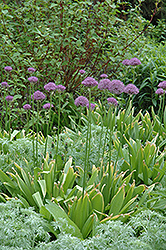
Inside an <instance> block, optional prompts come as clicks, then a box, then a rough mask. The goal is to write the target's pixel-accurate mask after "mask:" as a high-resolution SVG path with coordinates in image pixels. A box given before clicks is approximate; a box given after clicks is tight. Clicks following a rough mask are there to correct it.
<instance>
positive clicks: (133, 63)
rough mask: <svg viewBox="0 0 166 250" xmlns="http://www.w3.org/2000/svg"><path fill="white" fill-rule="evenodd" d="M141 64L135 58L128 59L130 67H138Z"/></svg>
mask: <svg viewBox="0 0 166 250" xmlns="http://www.w3.org/2000/svg"><path fill="white" fill-rule="evenodd" d="M140 64H141V61H140V60H139V59H138V58H136V57H133V58H131V59H130V65H131V66H137V65H140Z"/></svg>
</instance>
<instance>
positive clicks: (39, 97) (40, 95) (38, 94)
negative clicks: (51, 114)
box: [31, 90, 46, 101]
mask: <svg viewBox="0 0 166 250" xmlns="http://www.w3.org/2000/svg"><path fill="white" fill-rule="evenodd" d="M31 98H34V100H37V101H39V100H44V99H45V98H46V96H45V95H44V94H43V93H42V92H40V91H39V90H37V91H36V92H35V93H34V94H33V95H32V96H31Z"/></svg>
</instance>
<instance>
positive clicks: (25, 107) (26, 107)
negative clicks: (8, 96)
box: [23, 104, 31, 110]
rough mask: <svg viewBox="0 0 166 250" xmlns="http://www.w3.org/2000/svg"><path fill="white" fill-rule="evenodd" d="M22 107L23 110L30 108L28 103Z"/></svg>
mask: <svg viewBox="0 0 166 250" xmlns="http://www.w3.org/2000/svg"><path fill="white" fill-rule="evenodd" d="M23 109H25V110H29V109H31V105H29V104H25V105H24V106H23Z"/></svg>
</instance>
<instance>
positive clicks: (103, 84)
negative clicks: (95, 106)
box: [98, 79, 111, 90]
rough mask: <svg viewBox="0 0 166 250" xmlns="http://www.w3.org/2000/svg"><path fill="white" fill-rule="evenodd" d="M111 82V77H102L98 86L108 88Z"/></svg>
mask: <svg viewBox="0 0 166 250" xmlns="http://www.w3.org/2000/svg"><path fill="white" fill-rule="evenodd" d="M110 84H111V81H110V80H109V79H102V80H100V82H99V84H98V88H99V89H100V90H102V89H108V87H109V85H110Z"/></svg>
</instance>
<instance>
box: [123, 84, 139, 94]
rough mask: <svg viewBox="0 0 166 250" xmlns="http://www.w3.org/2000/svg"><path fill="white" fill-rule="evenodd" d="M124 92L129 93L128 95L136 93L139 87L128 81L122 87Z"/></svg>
mask: <svg viewBox="0 0 166 250" xmlns="http://www.w3.org/2000/svg"><path fill="white" fill-rule="evenodd" d="M123 92H124V93H126V94H129V95H133V94H135V95H136V94H138V93H139V89H138V88H137V87H136V86H135V85H134V84H132V83H129V84H128V85H127V86H126V87H124V91H123Z"/></svg>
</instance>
